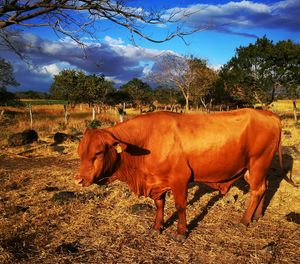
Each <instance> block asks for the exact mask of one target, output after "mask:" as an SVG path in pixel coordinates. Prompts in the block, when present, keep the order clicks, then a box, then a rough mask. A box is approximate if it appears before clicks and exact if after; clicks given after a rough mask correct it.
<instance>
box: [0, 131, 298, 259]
mask: <svg viewBox="0 0 300 264" xmlns="http://www.w3.org/2000/svg"><path fill="white" fill-rule="evenodd" d="M284 131H289V132H284V133H283V136H284V138H283V145H284V163H285V168H286V169H289V168H291V167H293V180H294V182H295V183H297V184H300V158H299V144H298V143H297V142H296V143H295V140H294V141H293V143H291V142H290V141H289V140H290V137H292V136H293V133H294V130H290V129H288V128H285V130H284ZM297 135H298V134H297ZM76 146H77V143H76V142H67V143H64V144H61V145H58V146H50V144H49V142H40V143H35V144H32V145H30V146H25V147H15V148H8V147H7V146H2V147H1V151H0V179H1V187H0V263H300V189H299V188H298V189H297V188H295V187H293V186H292V185H290V184H289V183H287V182H286V181H285V180H283V179H282V177H281V176H280V170H279V168H278V161H277V158H275V159H274V162H273V164H272V166H271V168H270V170H269V177H268V179H269V189H268V192H267V199H266V206H265V207H266V210H265V215H264V217H263V218H262V219H260V220H259V221H257V222H253V223H252V224H251V225H250V226H249V227H247V228H246V227H244V226H242V225H241V224H239V220H240V218H241V215H242V213H243V211H244V210H245V208H246V205H247V200H248V198H249V193H248V186H247V184H246V183H245V182H244V180H240V181H238V182H237V183H236V184H235V185H234V186H233V187H232V188H231V189H230V191H229V192H228V193H227V194H226V195H225V197H221V196H220V195H219V193H218V191H215V190H212V189H210V188H208V187H206V186H204V185H191V186H190V189H189V197H188V209H187V216H188V224H189V230H190V233H189V235H188V237H187V239H186V240H185V241H184V242H176V241H175V240H174V239H173V238H172V234H173V233H174V232H175V230H176V221H177V219H176V214H174V211H175V208H174V204H173V197H172V194H171V193H169V194H168V195H167V204H166V212H165V220H166V228H165V230H164V232H163V233H162V234H161V235H155V236H151V235H150V234H149V228H150V226H151V225H152V223H153V220H154V213H155V208H154V203H153V201H152V200H151V199H149V198H138V197H136V196H135V195H134V194H132V193H131V191H130V190H129V189H128V187H127V186H126V185H125V184H123V183H120V182H116V183H113V184H112V185H108V186H91V187H89V188H82V187H80V186H76V185H75V184H74V181H73V175H74V174H75V172H76V170H77V168H78V165H79V160H78V158H77V155H76ZM20 153H21V154H20Z"/></svg>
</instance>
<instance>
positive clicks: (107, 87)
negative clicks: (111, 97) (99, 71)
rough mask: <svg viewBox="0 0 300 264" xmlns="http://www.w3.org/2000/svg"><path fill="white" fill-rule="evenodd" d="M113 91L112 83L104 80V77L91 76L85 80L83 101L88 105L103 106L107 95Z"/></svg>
mask: <svg viewBox="0 0 300 264" xmlns="http://www.w3.org/2000/svg"><path fill="white" fill-rule="evenodd" d="M114 91H115V89H114V87H113V82H111V81H108V80H106V79H105V77H104V75H101V76H97V75H95V74H93V75H89V76H86V78H85V100H86V102H88V103H97V104H101V105H103V104H104V103H105V100H106V96H107V94H109V93H112V92H114Z"/></svg>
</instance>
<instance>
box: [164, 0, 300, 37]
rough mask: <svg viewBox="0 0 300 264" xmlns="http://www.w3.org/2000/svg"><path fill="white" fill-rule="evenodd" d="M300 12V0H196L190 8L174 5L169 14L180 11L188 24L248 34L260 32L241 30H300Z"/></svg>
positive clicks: (180, 15)
mask: <svg viewBox="0 0 300 264" xmlns="http://www.w3.org/2000/svg"><path fill="white" fill-rule="evenodd" d="M299 13H300V1H299V0H284V1H278V2H275V3H273V4H272V3H264V2H263V1H262V2H260V3H258V2H252V1H240V2H238V1H231V2H228V3H225V4H194V5H190V6H188V7H186V8H177V7H176V8H171V9H169V10H168V12H167V14H168V15H170V14H176V15H175V16H174V19H181V21H183V22H185V24H186V25H187V26H191V27H195V28H197V29H205V28H207V30H214V31H220V32H224V33H229V34H236V35H244V36H247V37H257V36H255V35H253V34H249V33H245V32H240V31H242V30H250V29H253V28H268V29H287V30H290V31H294V32H299V31H300V26H299V25H300V16H299ZM187 14H188V15H187Z"/></svg>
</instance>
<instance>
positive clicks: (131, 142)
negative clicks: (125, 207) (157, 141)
mask: <svg viewBox="0 0 300 264" xmlns="http://www.w3.org/2000/svg"><path fill="white" fill-rule="evenodd" d="M108 130H109V131H110V132H111V133H112V134H113V135H114V136H115V137H116V138H117V139H118V140H120V141H121V142H123V143H126V144H128V147H127V148H128V149H127V150H125V151H123V152H122V153H121V154H120V155H121V162H120V166H119V167H118V169H117V170H116V172H115V173H114V175H113V179H114V180H120V181H122V182H126V183H127V184H128V186H129V187H130V188H131V189H132V190H133V191H134V192H135V193H136V194H137V195H146V193H145V190H144V188H145V177H144V175H145V172H144V171H143V170H142V169H141V168H143V162H144V158H145V156H144V155H136V153H134V151H136V150H134V151H132V149H134V148H135V147H137V148H140V149H141V151H142V152H143V151H144V152H145V155H146V152H147V150H146V149H144V148H145V144H146V140H145V132H146V127H142V126H136V123H135V124H132V123H131V122H130V121H128V122H126V123H123V124H119V125H117V126H115V127H112V128H109V129H108Z"/></svg>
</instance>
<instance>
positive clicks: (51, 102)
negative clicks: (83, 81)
mask: <svg viewBox="0 0 300 264" xmlns="http://www.w3.org/2000/svg"><path fill="white" fill-rule="evenodd" d="M21 102H22V103H24V104H26V105H29V104H31V105H55V104H67V103H68V102H67V101H65V100H49V99H21Z"/></svg>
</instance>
